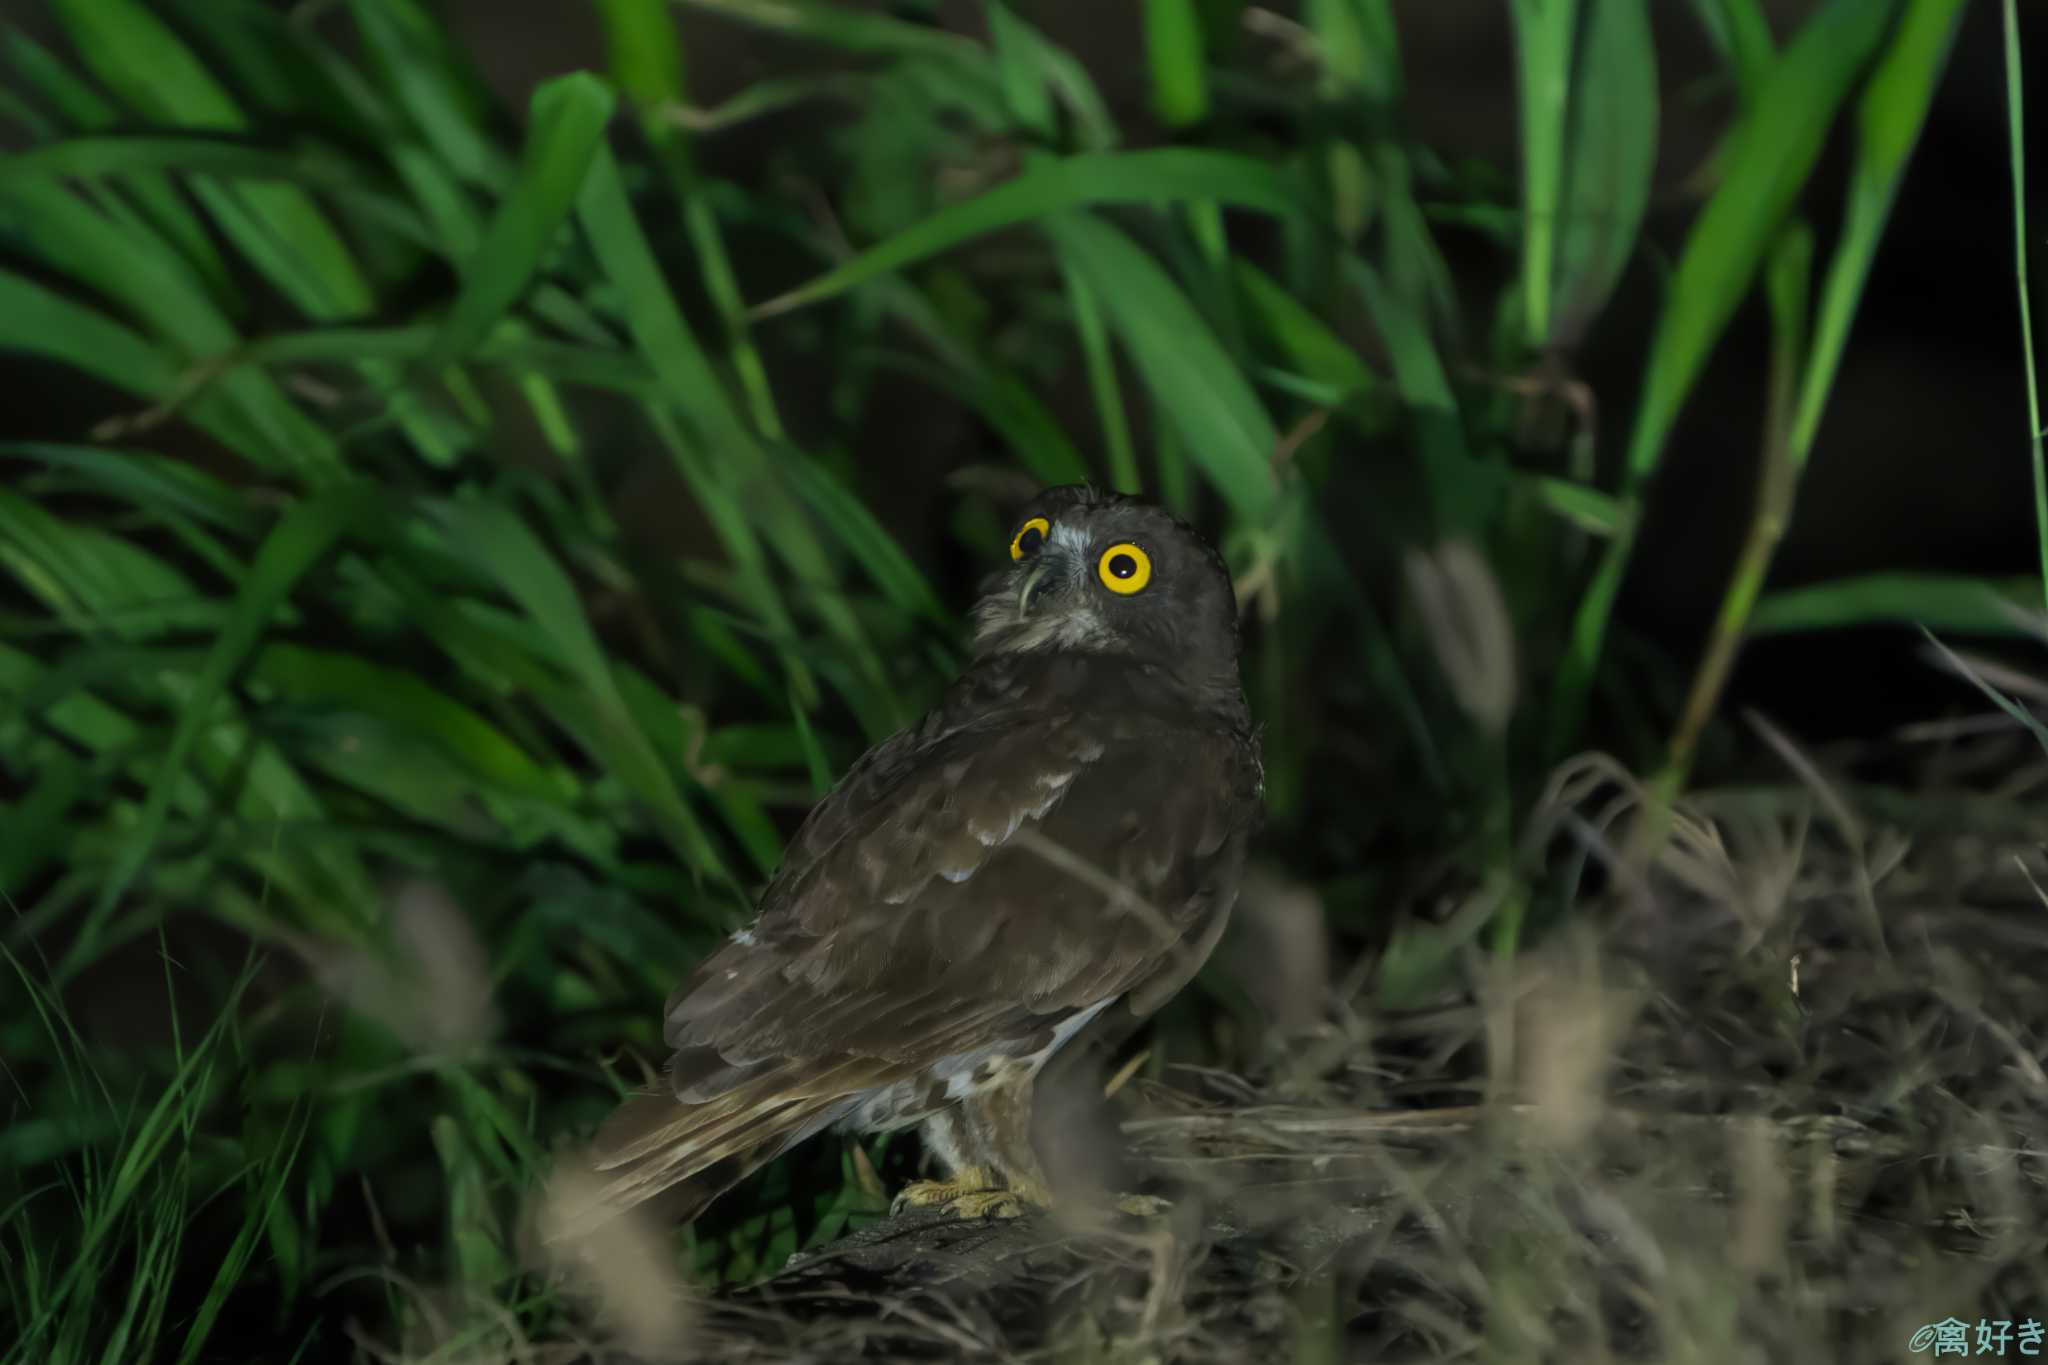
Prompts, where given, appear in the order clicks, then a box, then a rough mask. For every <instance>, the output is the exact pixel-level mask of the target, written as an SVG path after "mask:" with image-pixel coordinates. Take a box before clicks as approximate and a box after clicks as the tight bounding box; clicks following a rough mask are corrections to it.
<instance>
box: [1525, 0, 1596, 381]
mask: <svg viewBox="0 0 2048 1365" xmlns="http://www.w3.org/2000/svg"><path fill="white" fill-rule="evenodd" d="M1509 8H1510V12H1511V13H1512V14H1513V15H1514V19H1515V70H1516V73H1517V75H1518V76H1519V77H1520V81H1519V89H1520V94H1521V111H1522V303H1523V307H1524V308H1525V309H1526V310H1527V313H1528V321H1527V324H1526V334H1527V337H1528V340H1529V342H1530V344H1531V345H1535V344H1539V343H1541V342H1543V341H1544V340H1546V339H1548V338H1549V336H1550V334H1551V297H1552V290H1553V289H1554V287H1555V286H1554V283H1553V272H1554V270H1555V268H1556V265H1557V254H1558V236H1559V234H1558V228H1559V216H1560V210H1561V209H1562V207H1563V204H1564V165H1565V154H1564V142H1565V115H1566V113H1567V112H1568V108H1569V100H1570V96H1571V93H1572V38H1573V35H1574V33H1575V32H1576V30H1577V27H1578V18H1579V0H1513V4H1512V5H1511V6H1510V7H1509Z"/></svg>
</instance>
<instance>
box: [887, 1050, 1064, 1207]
mask: <svg viewBox="0 0 2048 1365" xmlns="http://www.w3.org/2000/svg"><path fill="white" fill-rule="evenodd" d="M923 1136H924V1144H925V1150H926V1151H928V1152H931V1153H932V1154H934V1155H935V1156H937V1157H938V1158H939V1160H940V1161H941V1162H942V1163H943V1164H944V1165H945V1166H946V1167H947V1169H948V1170H949V1171H950V1172H951V1173H952V1174H951V1178H950V1179H947V1180H920V1181H917V1182H916V1183H915V1184H911V1185H907V1186H905V1187H904V1189H903V1192H902V1193H901V1194H899V1195H897V1196H896V1207H897V1208H899V1209H900V1208H902V1207H904V1206H905V1205H912V1206H929V1205H934V1204H936V1205H943V1206H944V1208H945V1210H946V1212H947V1213H949V1214H951V1215H953V1216H954V1217H956V1218H981V1217H993V1218H1015V1217H1017V1216H1018V1215H1019V1214H1021V1213H1023V1212H1024V1211H1025V1210H1026V1209H1027V1208H1031V1207H1039V1208H1043V1207H1045V1206H1047V1205H1049V1204H1050V1203H1052V1191H1051V1189H1050V1188H1049V1187H1048V1186H1047V1185H1046V1181H1045V1172H1044V1170H1043V1169H1041V1168H1040V1166H1039V1164H1038V1154H1037V1153H1036V1152H1034V1151H1033V1150H1032V1149H1031V1082H1030V1081H1029V1080H1028V1079H1027V1080H1024V1081H1021V1082H1017V1083H1013V1084H1010V1085H1004V1086H998V1087H996V1088H994V1089H991V1090H984V1091H982V1092H981V1093H980V1094H977V1095H970V1096H969V1097H967V1098H966V1099H964V1100H962V1101H960V1103H958V1104H956V1105H954V1106H953V1107H952V1108H950V1109H945V1110H941V1111H940V1112H939V1113H937V1114H934V1115H933V1116H932V1117H930V1118H928V1119H926V1120H925V1122H924V1128H923Z"/></svg>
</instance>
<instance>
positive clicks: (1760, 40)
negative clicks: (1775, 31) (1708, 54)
mask: <svg viewBox="0 0 2048 1365" xmlns="http://www.w3.org/2000/svg"><path fill="white" fill-rule="evenodd" d="M1693 11H1694V13H1696V14H1697V15H1698V16H1699V19H1700V26H1701V27H1703V28H1704V29H1706V31H1707V37H1708V38H1709V39H1711V40H1712V42H1713V44H1714V47H1715V48H1716V49H1717V50H1718V51H1719V52H1720V54H1721V59H1722V60H1723V61H1725V62H1727V63H1728V65H1729V67H1730V68H1731V69H1732V70H1733V71H1734V72H1735V80H1736V84H1737V86H1738V87H1739V88H1740V90H1741V95H1742V105H1743V107H1744V108H1747V107H1749V106H1750V105H1751V104H1753V103H1755V102H1756V97H1757V92H1758V90H1759V89H1761V88H1762V86H1763V81H1764V77H1765V76H1767V75H1769V74H1770V70H1771V64H1772V63H1773V62H1775V61H1776V60H1777V59H1778V45H1777V42H1776V40H1774V39H1773V38H1772V37H1771V21H1770V18H1769V17H1768V16H1767V15H1766V14H1765V13H1764V7H1763V0H1693Z"/></svg>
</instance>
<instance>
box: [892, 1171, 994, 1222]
mask: <svg viewBox="0 0 2048 1365" xmlns="http://www.w3.org/2000/svg"><path fill="white" fill-rule="evenodd" d="M994 1184H995V1177H994V1176H993V1175H992V1174H990V1173H989V1172H987V1171H984V1170H981V1169H979V1168H977V1167H971V1166H970V1167H966V1168H964V1169H962V1170H961V1171H960V1172H959V1173H958V1174H956V1175H955V1176H954V1177H953V1178H952V1179H951V1180H913V1181H911V1182H910V1183H909V1184H908V1185H905V1186H904V1187H903V1188H902V1189H901V1190H899V1191H898V1192H897V1194H896V1198H895V1199H894V1200H893V1201H891V1203H890V1204H889V1212H890V1214H892V1215H894V1214H899V1213H901V1212H903V1211H904V1210H905V1209H925V1208H930V1207H932V1206H933V1205H934V1204H943V1205H947V1206H949V1207H950V1206H951V1205H952V1203H953V1201H954V1200H956V1199H963V1198H965V1197H967V1196H968V1195H972V1194H978V1193H980V1192H982V1191H985V1190H987V1189H989V1188H990V1187H991V1186H992V1185H994Z"/></svg>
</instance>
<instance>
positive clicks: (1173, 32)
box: [1145, 0, 1209, 128]
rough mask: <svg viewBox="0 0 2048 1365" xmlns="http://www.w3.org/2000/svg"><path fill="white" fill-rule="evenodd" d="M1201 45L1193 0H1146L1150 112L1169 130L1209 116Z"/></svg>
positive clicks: (1199, 22)
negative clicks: (1150, 82) (1150, 78)
mask: <svg viewBox="0 0 2048 1365" xmlns="http://www.w3.org/2000/svg"><path fill="white" fill-rule="evenodd" d="M1202 48H1203V41H1202V17H1201V15H1200V14H1198V13H1196V11H1195V3H1194V0H1145V59H1146V64H1147V66H1148V67H1149V69H1150V71H1151V74H1152V112H1153V113H1155V114H1157V115H1158V116H1159V121H1160V122H1161V123H1163V124H1165V125H1166V126H1167V127H1169V128H1185V127H1188V126H1189V125H1190V124H1195V123H1200V122H1201V121H1202V120H1203V119H1204V118H1205V117H1207V116H1208V113H1209V68H1208V61H1207V59H1206V57H1205V55H1204V53H1203V51H1202Z"/></svg>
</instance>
